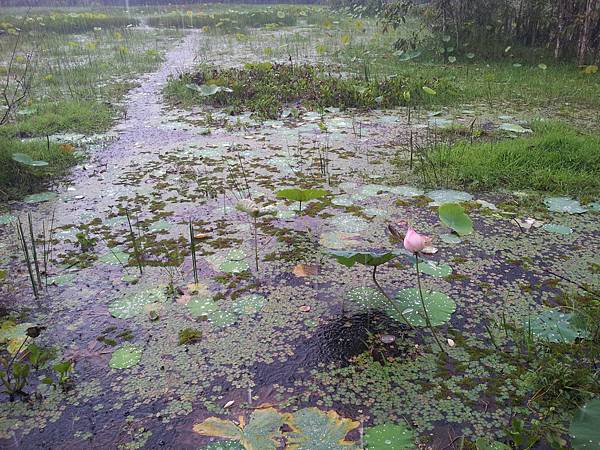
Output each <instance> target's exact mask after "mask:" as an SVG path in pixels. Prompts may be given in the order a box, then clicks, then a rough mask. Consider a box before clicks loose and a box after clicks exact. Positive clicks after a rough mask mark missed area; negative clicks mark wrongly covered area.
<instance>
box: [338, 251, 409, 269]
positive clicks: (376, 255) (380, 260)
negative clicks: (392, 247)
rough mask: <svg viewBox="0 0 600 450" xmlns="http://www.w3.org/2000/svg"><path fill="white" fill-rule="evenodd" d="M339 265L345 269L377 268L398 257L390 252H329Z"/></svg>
mask: <svg viewBox="0 0 600 450" xmlns="http://www.w3.org/2000/svg"><path fill="white" fill-rule="evenodd" d="M329 253H330V254H331V255H332V256H333V257H334V258H335V259H337V261H338V262H339V263H340V264H343V265H344V266H346V267H352V266H353V265H354V264H356V263H358V264H362V265H363V266H371V267H372V266H379V265H381V264H385V263H386V262H388V261H391V260H392V259H394V258H397V257H398V255H396V254H395V253H392V252H353V251H342V250H332V251H330V252H329Z"/></svg>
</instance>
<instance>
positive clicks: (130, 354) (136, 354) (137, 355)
mask: <svg viewBox="0 0 600 450" xmlns="http://www.w3.org/2000/svg"><path fill="white" fill-rule="evenodd" d="M141 359H142V349H141V348H138V347H137V346H135V345H132V344H125V345H124V346H123V347H121V348H119V349H118V350H115V351H114V352H113V354H112V356H111V358H110V361H109V363H108V366H109V367H110V368H111V369H129V368H130V367H133V366H135V365H136V364H137V363H139V362H140V360H141Z"/></svg>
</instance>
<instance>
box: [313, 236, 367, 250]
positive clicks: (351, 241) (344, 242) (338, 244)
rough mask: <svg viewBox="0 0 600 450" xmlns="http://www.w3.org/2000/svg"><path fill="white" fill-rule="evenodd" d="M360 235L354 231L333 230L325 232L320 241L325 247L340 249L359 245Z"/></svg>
mask: <svg viewBox="0 0 600 450" xmlns="http://www.w3.org/2000/svg"><path fill="white" fill-rule="evenodd" d="M358 237H359V236H358V235H357V234H354V233H343V232H340V231H338V232H336V231H331V232H327V233H323V234H322V235H321V237H320V238H319V243H320V244H321V245H322V246H323V247H325V248H330V249H332V250H340V249H344V248H351V247H355V246H357V245H359V244H360V241H359V240H358Z"/></svg>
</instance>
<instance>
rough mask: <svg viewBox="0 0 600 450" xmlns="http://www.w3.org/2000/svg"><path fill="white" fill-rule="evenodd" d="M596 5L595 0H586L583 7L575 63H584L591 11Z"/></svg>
mask: <svg viewBox="0 0 600 450" xmlns="http://www.w3.org/2000/svg"><path fill="white" fill-rule="evenodd" d="M595 5H596V0H587V6H586V8H585V17H584V20H583V30H582V31H581V34H580V36H579V46H578V48H577V63H578V64H579V65H582V64H584V63H585V57H586V55H587V48H588V42H589V40H590V23H591V22H592V11H593V9H594V7H595Z"/></svg>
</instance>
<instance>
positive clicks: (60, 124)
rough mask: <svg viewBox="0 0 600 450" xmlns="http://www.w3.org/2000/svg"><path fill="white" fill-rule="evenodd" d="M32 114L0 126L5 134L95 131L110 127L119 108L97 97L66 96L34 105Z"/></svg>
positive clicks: (21, 135)
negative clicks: (77, 97) (68, 97)
mask: <svg viewBox="0 0 600 450" xmlns="http://www.w3.org/2000/svg"><path fill="white" fill-rule="evenodd" d="M31 111H32V113H31V114H27V115H20V116H18V117H17V119H16V121H15V122H12V123H10V124H8V125H5V126H3V127H2V128H0V136H4V137H13V136H18V137H36V136H46V135H51V134H54V133H59V132H61V133H66V132H71V133H94V132H103V131H104V130H106V129H108V128H109V127H110V125H111V124H112V122H113V121H114V116H115V110H114V108H111V107H110V106H108V105H106V104H104V103H98V102H96V101H93V100H92V101H87V100H85V101H78V100H69V99H65V100H62V101H58V102H54V103H41V104H36V105H34V106H32V107H31Z"/></svg>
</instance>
